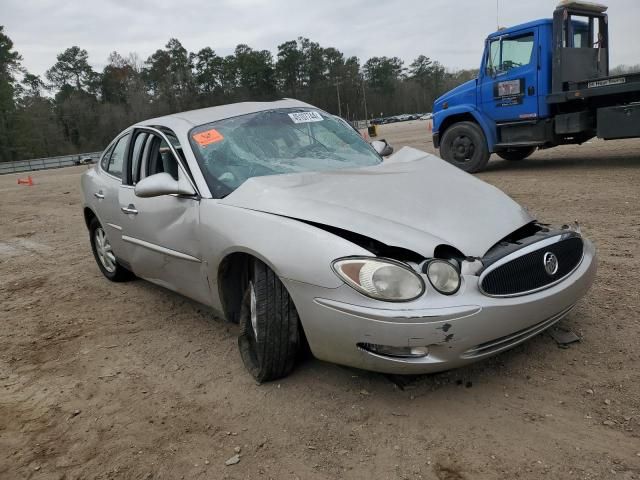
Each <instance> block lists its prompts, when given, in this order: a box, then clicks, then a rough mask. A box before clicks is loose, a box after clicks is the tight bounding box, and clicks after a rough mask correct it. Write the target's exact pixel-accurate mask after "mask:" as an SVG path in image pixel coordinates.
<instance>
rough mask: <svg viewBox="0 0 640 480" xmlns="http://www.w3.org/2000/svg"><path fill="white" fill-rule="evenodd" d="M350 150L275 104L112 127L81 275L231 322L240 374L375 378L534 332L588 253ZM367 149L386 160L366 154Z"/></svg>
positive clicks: (586, 247)
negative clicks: (146, 287) (150, 288)
mask: <svg viewBox="0 0 640 480" xmlns="http://www.w3.org/2000/svg"><path fill="white" fill-rule="evenodd" d="M391 153H392V150H391V148H390V146H389V145H387V144H386V142H372V143H371V144H369V143H367V142H366V141H364V140H363V139H362V137H361V136H360V135H359V134H358V133H357V132H356V131H355V130H354V129H352V128H351V127H350V126H349V125H348V124H347V123H346V122H344V121H343V120H341V119H339V118H337V117H334V116H332V115H329V114H327V113H325V112H323V111H321V110H319V109H317V108H315V107H313V106H311V105H308V104H305V103H302V102H298V101H294V100H282V101H278V102H271V103H240V104H234V105H226V106H220V107H213V108H207V109H202V110H195V111H191V112H184V113H178V114H175V115H169V116H166V117H161V118H155V119H152V120H148V121H144V122H141V123H139V124H136V125H133V126H132V127H130V128H127V129H126V130H125V131H123V132H122V133H121V134H119V135H118V136H117V137H116V138H115V139H114V140H113V142H111V144H110V145H109V146H108V147H107V149H106V150H105V152H104V154H103V155H102V157H101V159H100V161H99V162H98V163H97V164H96V165H95V167H94V168H92V169H90V170H88V171H87V173H85V174H84V175H83V177H82V191H83V194H84V195H83V197H84V218H85V220H86V224H87V227H88V229H89V232H90V241H91V247H92V249H93V253H94V256H95V258H96V261H97V264H98V267H99V268H100V270H101V271H102V273H103V274H104V275H105V276H106V277H107V278H108V279H110V280H113V281H124V280H127V279H130V278H132V277H133V276H134V275H135V276H138V277H141V278H144V279H146V280H149V281H151V282H153V283H156V284H158V285H161V286H163V287H166V288H168V289H171V290H173V291H176V292H178V293H180V294H182V295H185V296H187V297H190V298H192V299H194V300H196V301H198V302H201V303H203V304H206V305H209V306H211V307H212V308H213V309H214V310H215V311H217V312H218V313H219V314H220V315H224V317H226V319H227V320H228V321H230V322H237V323H239V324H240V336H239V340H238V343H239V347H240V354H241V357H242V359H243V361H244V363H245V365H246V367H247V369H248V370H249V372H250V373H251V374H252V375H253V376H254V377H255V378H256V379H257V380H258V381H267V380H272V379H276V378H279V377H282V376H285V375H287V374H288V373H289V372H291V370H292V369H293V368H294V366H295V363H296V359H297V358H298V354H299V352H300V351H301V349H302V347H303V346H304V345H305V343H306V344H307V345H308V347H309V349H310V350H311V352H312V353H313V354H314V355H315V356H316V357H317V358H319V359H322V360H327V361H330V362H335V363H340V364H343V365H349V366H352V367H357V368H363V369H368V370H375V371H380V372H387V373H400V374H403V373H427V372H435V371H439V370H445V369H450V368H453V367H458V366H461V365H464V364H467V363H470V362H473V361H476V360H479V359H483V358H486V357H488V356H490V355H494V354H496V353H498V352H502V351H504V350H506V349H508V348H511V347H513V346H514V345H517V344H519V343H521V342H524V341H525V340H527V339H529V338H531V337H532V336H534V335H536V334H538V333H540V332H542V331H543V330H545V329H546V328H548V327H550V326H551V325H553V324H554V323H556V322H557V321H559V320H560V319H561V318H563V317H564V316H565V315H567V314H568V313H569V312H570V311H571V309H572V308H573V307H574V305H575V304H576V302H578V300H579V299H580V298H581V297H582V296H584V295H585V293H586V292H587V290H588V289H589V287H590V285H591V283H592V281H593V278H594V275H595V271H596V262H595V250H594V247H593V245H592V244H591V242H589V241H588V240H586V239H585V238H583V237H582V236H581V234H580V231H579V228H577V227H576V226H575V225H572V226H568V225H565V226H562V227H558V228H553V227H550V226H548V225H544V224H542V223H539V222H537V221H536V220H535V219H534V218H532V217H531V215H530V214H529V213H528V212H527V211H526V210H525V209H523V208H522V207H521V206H520V205H518V204H517V203H515V202H514V201H513V200H511V199H510V198H509V197H508V196H506V195H505V194H503V193H502V192H500V191H499V190H498V189H496V188H494V187H492V186H490V185H488V184H486V183H484V182H482V181H480V180H478V179H477V178H475V177H473V176H471V175H469V174H467V173H464V172H462V171H461V170H459V169H457V168H455V167H453V166H451V165H449V164H448V163H446V162H443V161H441V160H440V159H439V158H437V157H435V156H433V155H430V154H427V153H424V152H422V151H419V150H416V149H413V148H409V147H405V148H402V149H401V150H399V151H398V152H397V153H395V154H393V155H390V156H388V155H389V154H391ZM383 156H387V158H385V159H384V160H383Z"/></svg>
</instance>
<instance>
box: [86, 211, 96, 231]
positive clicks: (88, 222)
mask: <svg viewBox="0 0 640 480" xmlns="http://www.w3.org/2000/svg"><path fill="white" fill-rule="evenodd" d="M94 218H96V214H95V213H93V210H91V209H90V208H89V207H85V209H84V223H85V224H86V225H87V228H89V225H91V221H92V220H93V219H94Z"/></svg>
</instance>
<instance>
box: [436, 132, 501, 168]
mask: <svg viewBox="0 0 640 480" xmlns="http://www.w3.org/2000/svg"><path fill="white" fill-rule="evenodd" d="M440 156H441V157H442V158H443V159H444V160H446V161H447V162H449V163H451V164H453V165H455V166H456V167H458V168H460V169H462V170H464V171H465V172H469V173H475V172H479V171H481V170H483V169H484V167H486V166H487V163H488V162H489V149H488V147H487V140H486V139H485V137H484V133H483V132H482V129H481V128H480V127H479V126H478V125H477V124H475V123H473V122H460V123H456V124H454V125H452V126H450V127H449V128H448V129H447V130H445V132H444V135H443V136H442V142H441V144H440Z"/></svg>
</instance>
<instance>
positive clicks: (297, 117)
mask: <svg viewBox="0 0 640 480" xmlns="http://www.w3.org/2000/svg"><path fill="white" fill-rule="evenodd" d="M289 118H291V120H293V123H309V122H321V121H322V120H323V118H322V115H320V114H319V113H318V112H295V113H289Z"/></svg>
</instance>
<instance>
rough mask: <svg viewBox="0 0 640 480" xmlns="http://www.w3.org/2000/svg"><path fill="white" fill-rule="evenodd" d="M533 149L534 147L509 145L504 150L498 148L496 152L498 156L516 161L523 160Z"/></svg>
mask: <svg viewBox="0 0 640 480" xmlns="http://www.w3.org/2000/svg"><path fill="white" fill-rule="evenodd" d="M535 151H536V147H511V148H506V149H504V150H498V151H497V152H496V153H497V154H498V156H499V157H500V158H504V159H505V160H509V161H510V162H517V161H520V160H524V159H525V158H527V157H528V156H529V155H531V154H532V153H533V152H535Z"/></svg>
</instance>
